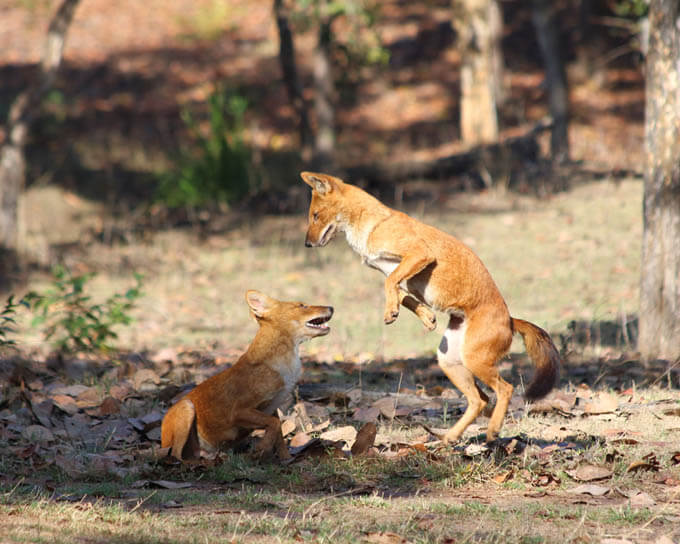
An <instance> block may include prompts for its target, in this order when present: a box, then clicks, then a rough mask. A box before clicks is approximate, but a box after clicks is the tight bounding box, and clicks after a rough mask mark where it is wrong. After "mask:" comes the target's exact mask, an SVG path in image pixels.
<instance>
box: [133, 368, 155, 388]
mask: <svg viewBox="0 0 680 544" xmlns="http://www.w3.org/2000/svg"><path fill="white" fill-rule="evenodd" d="M132 383H133V384H134V387H135V389H136V390H137V391H149V390H154V389H156V386H157V385H158V384H159V383H161V379H160V377H159V376H158V374H157V373H156V371H154V370H151V369H150V368H141V369H139V370H138V371H137V372H135V375H134V376H133V377H132Z"/></svg>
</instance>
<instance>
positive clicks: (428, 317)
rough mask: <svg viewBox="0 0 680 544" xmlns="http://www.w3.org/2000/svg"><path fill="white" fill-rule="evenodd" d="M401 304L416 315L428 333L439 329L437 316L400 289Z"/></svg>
mask: <svg viewBox="0 0 680 544" xmlns="http://www.w3.org/2000/svg"><path fill="white" fill-rule="evenodd" d="M399 303H400V304H401V305H402V306H404V308H408V309H409V310H411V311H412V312H413V313H414V314H416V315H417V316H418V317H419V318H420V320H421V321H422V322H423V325H425V328H426V329H427V330H428V331H433V330H435V329H436V328H437V316H436V315H435V314H434V312H433V311H432V310H431V309H430V308H428V307H427V306H425V304H423V303H422V302H420V301H419V300H417V299H416V298H414V297H412V296H411V295H409V294H408V293H407V292H406V291H404V290H403V289H399Z"/></svg>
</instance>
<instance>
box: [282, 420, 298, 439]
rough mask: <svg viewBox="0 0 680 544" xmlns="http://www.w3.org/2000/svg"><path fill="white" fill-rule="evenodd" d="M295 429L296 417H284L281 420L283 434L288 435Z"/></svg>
mask: <svg viewBox="0 0 680 544" xmlns="http://www.w3.org/2000/svg"><path fill="white" fill-rule="evenodd" d="M294 430H295V419H294V418H292V417H291V418H288V419H284V420H283V421H282V422H281V434H282V435H283V436H288V435H289V434H290V433H292V432H293V431H294Z"/></svg>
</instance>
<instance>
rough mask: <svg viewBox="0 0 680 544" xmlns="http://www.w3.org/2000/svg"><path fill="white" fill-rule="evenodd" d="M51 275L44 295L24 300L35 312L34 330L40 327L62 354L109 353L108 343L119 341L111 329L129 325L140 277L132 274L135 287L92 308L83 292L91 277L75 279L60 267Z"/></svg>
mask: <svg viewBox="0 0 680 544" xmlns="http://www.w3.org/2000/svg"><path fill="white" fill-rule="evenodd" d="M53 274H54V282H53V283H52V286H51V287H50V288H49V289H48V290H47V291H46V292H45V293H36V292H33V291H32V292H30V293H28V294H27V295H26V297H25V299H26V301H27V302H28V303H29V304H30V306H31V308H32V310H34V311H35V312H36V315H35V317H34V318H33V321H32V324H33V326H41V325H43V326H44V327H45V329H44V334H45V338H46V339H47V340H51V341H53V342H54V345H55V347H56V348H57V349H58V350H59V351H62V352H72V351H101V350H106V349H110V345H109V343H108V342H109V340H112V339H115V338H117V337H118V335H117V334H116V333H115V332H114V330H113V327H115V326H116V325H128V324H129V323H130V322H131V321H132V317H131V316H130V313H129V312H130V310H132V308H133V307H134V305H135V302H136V300H137V299H138V298H139V297H140V296H141V282H142V277H141V276H140V275H139V274H135V280H136V285H135V286H134V287H131V288H130V289H128V290H127V291H126V292H125V293H124V294H119V293H116V294H113V295H111V296H110V297H109V298H108V299H106V301H104V302H103V303H101V304H95V303H93V302H92V300H91V297H90V296H89V295H87V294H86V292H85V288H86V286H87V282H88V281H89V280H91V279H92V277H93V274H82V275H78V276H74V275H72V274H71V273H70V272H69V271H68V270H67V269H66V268H64V267H62V266H59V267H56V268H55V269H54V271H53Z"/></svg>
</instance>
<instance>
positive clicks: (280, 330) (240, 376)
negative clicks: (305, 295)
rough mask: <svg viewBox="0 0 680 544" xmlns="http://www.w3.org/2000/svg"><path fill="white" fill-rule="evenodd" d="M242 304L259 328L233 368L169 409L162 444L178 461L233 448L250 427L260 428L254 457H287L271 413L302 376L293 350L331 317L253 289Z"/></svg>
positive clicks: (321, 309)
mask: <svg viewBox="0 0 680 544" xmlns="http://www.w3.org/2000/svg"><path fill="white" fill-rule="evenodd" d="M246 301H247V302H248V306H250V312H251V314H252V315H253V317H254V318H255V320H256V321H257V323H258V325H259V326H260V329H259V330H258V331H257V334H256V335H255V339H254V340H253V342H252V343H251V344H250V346H249V347H248V350H247V351H246V352H245V353H244V354H243V355H242V356H241V357H240V358H239V360H238V361H237V362H236V364H235V365H234V366H232V367H231V368H229V369H227V370H225V371H223V372H220V373H219V374H217V375H215V376H213V377H211V378H208V379H207V380H205V381H204V382H203V383H201V384H200V385H198V386H197V387H196V388H195V389H193V390H192V391H190V392H189V393H188V394H187V395H186V396H184V397H183V398H182V399H180V400H179V401H178V402H177V403H176V404H175V405H174V406H172V407H171V408H170V410H168V413H167V414H166V415H165V417H164V418H163V424H162V426H161V445H162V447H164V448H167V447H170V448H172V449H171V453H172V455H173V456H175V457H176V458H177V459H180V460H181V459H189V458H197V457H199V456H200V450H201V449H203V450H204V451H205V452H207V453H213V452H215V451H216V450H217V449H218V448H219V447H220V446H224V447H229V446H230V445H235V444H236V442H238V441H239V440H240V439H242V438H244V437H245V436H247V435H248V433H250V432H251V431H252V430H253V429H265V434H264V436H263V437H262V439H261V440H260V442H259V444H258V445H257V447H256V450H255V453H256V455H258V456H262V455H264V454H269V453H271V452H274V451H275V452H276V453H277V455H278V457H279V459H282V460H283V459H288V458H289V457H290V453H289V452H288V448H287V447H286V445H285V443H284V441H283V436H282V435H281V422H280V421H279V418H278V417H277V416H276V415H273V414H274V412H275V411H276V409H277V408H278V407H279V406H281V404H282V403H283V402H284V401H285V400H286V399H287V398H288V396H289V395H290V393H291V391H292V390H293V387H294V386H295V384H296V383H297V381H298V379H299V378H300V375H301V373H302V366H301V363H300V355H299V353H298V346H299V345H300V343H301V342H304V341H305V340H308V339H309V338H314V337H315V336H324V335H326V334H328V333H329V331H330V327H328V325H327V324H326V323H327V322H328V320H329V319H330V318H331V316H332V315H333V308H331V307H330V306H306V305H305V304H302V303H301V302H281V301H279V300H275V299H273V298H271V297H268V296H267V295H265V294H263V293H260V292H258V291H248V292H247V293H246Z"/></svg>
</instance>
